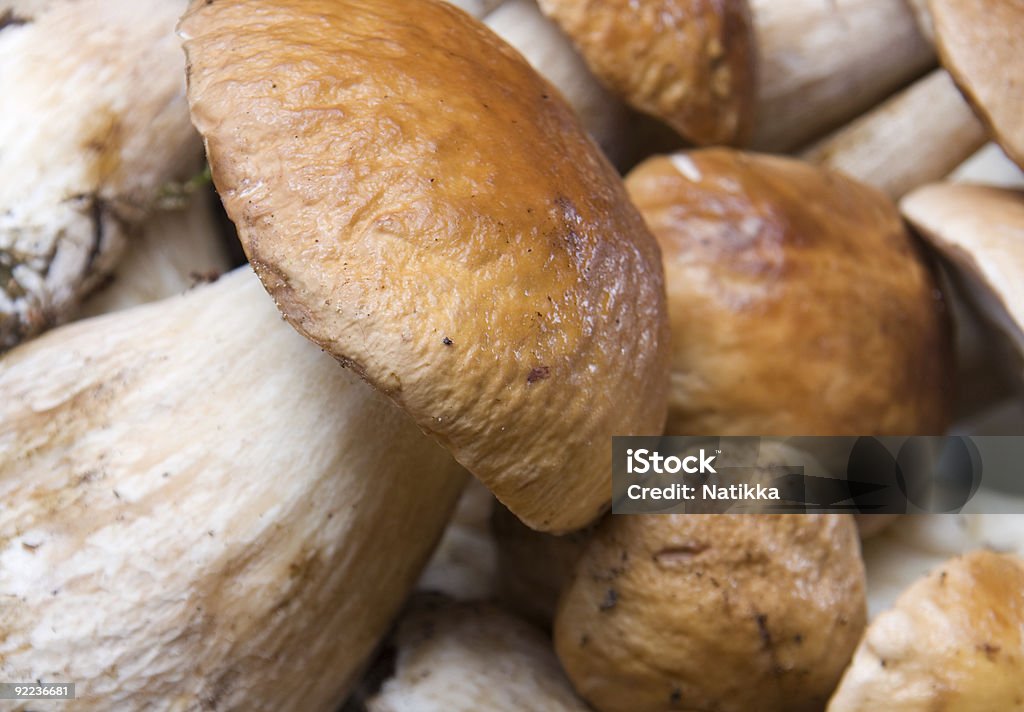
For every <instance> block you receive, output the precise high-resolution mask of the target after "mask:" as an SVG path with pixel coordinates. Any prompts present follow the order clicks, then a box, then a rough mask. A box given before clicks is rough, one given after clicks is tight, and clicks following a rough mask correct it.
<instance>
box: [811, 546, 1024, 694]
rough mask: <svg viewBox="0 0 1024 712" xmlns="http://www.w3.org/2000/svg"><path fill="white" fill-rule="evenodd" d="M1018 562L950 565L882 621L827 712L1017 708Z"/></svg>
mask: <svg viewBox="0 0 1024 712" xmlns="http://www.w3.org/2000/svg"><path fill="white" fill-rule="evenodd" d="M1022 660H1024V561H1022V560H1021V559H1019V558H1018V557H1016V556H1012V555H1007V554H996V553H993V552H990V551H977V552H974V553H971V554H968V555H966V556H963V557H960V558H956V559H952V560H950V561H947V562H946V563H944V564H943V565H942V566H940V567H938V568H937V569H936V570H935V571H933V572H932V573H931V574H929V575H928V576H927V577H925V578H924V579H921V580H920V581H918V582H917V583H915V584H913V585H912V586H911V587H910V588H908V589H907V590H906V591H905V592H904V593H903V594H902V595H901V596H900V597H899V599H898V600H897V601H896V605H895V606H894V607H893V608H892V609H891V610H888V611H885V612H884V613H882V614H881V615H879V616H878V617H877V618H876V619H875V620H874V621H873V622H872V623H871V626H870V627H869V628H868V631H867V633H866V634H865V635H864V640H862V641H861V643H860V646H859V647H858V648H857V654H856V655H855V656H854V659H853V663H852V664H851V665H850V667H849V669H848V670H847V671H846V673H845V675H844V676H843V681H842V684H841V685H840V686H839V689H838V690H837V691H836V694H835V696H834V697H833V698H832V701H831V702H830V703H829V706H828V712H875V711H876V710H886V711H887V712H924V711H925V710H943V712H980V711H981V710H993V712H994V711H995V710H1001V711H1005V712H1009V711H1010V710H1021V709H1024V675H1022V674H1021V661H1022Z"/></svg>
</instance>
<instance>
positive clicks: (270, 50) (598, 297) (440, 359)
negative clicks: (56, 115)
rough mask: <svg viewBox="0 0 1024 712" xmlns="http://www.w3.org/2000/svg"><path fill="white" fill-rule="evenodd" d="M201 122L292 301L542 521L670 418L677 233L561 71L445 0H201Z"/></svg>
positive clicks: (330, 342)
mask: <svg viewBox="0 0 1024 712" xmlns="http://www.w3.org/2000/svg"><path fill="white" fill-rule="evenodd" d="M181 31H182V33H183V34H184V35H185V36H186V43H185V46H186V51H187V53H188V57H189V61H190V65H191V73H190V87H189V98H190V102H191V105H192V112H193V120H194V122H195V124H196V126H197V127H198V128H199V130H200V132H201V133H202V134H203V136H204V138H205V140H206V145H207V151H208V155H209V159H210V163H211V166H212V170H213V177H214V181H215V183H216V185H217V188H218V191H219V193H220V195H221V198H222V200H223V201H224V204H225V207H226V209H227V212H228V215H229V216H230V217H231V218H232V220H234V222H235V224H236V225H237V227H238V231H239V236H240V238H241V241H242V244H243V247H244V248H245V251H246V253H247V254H248V256H249V259H250V261H251V262H252V264H253V266H254V268H255V270H256V272H257V273H258V274H259V275H260V278H261V279H262V280H263V283H264V285H265V286H266V287H267V289H268V291H269V292H270V293H271V294H272V295H273V296H274V298H275V299H276V301H277V303H278V306H279V308H280V309H281V311H282V312H283V313H284V315H285V317H286V318H287V319H288V320H289V321H290V322H291V323H292V325H293V326H295V328H296V329H298V330H299V331H300V332H302V333H303V334H305V335H306V336H307V337H309V338H310V339H311V340H313V341H314V342H316V343H317V344H319V345H321V346H322V347H323V348H324V349H325V350H327V351H328V352H329V353H331V354H333V355H334V356H335V357H336V358H338V359H339V360H341V361H342V362H343V363H345V364H347V365H349V366H351V367H352V368H354V369H355V370H356V371H357V372H359V373H360V374H361V375H363V376H364V377H365V378H366V379H367V380H368V381H369V382H370V383H372V384H373V385H375V386H376V387H377V388H379V389H381V390H382V391H383V392H385V393H387V394H388V395H389V396H391V397H392V398H393V399H394V400H395V401H396V402H398V403H399V404H401V405H402V406H403V407H405V409H406V410H408V411H409V413H410V414H411V415H412V416H413V418H414V419H415V420H416V422H417V423H418V424H419V425H420V427H421V428H423V429H424V430H426V431H427V432H429V433H431V434H433V435H434V436H435V437H436V438H437V439H438V440H439V441H441V442H442V443H443V444H445V445H446V446H447V447H448V448H449V449H450V450H451V451H452V452H453V453H454V455H455V456H456V458H457V459H458V460H459V461H460V462H461V463H462V464H463V465H465V466H466V467H467V469H469V470H470V471H472V472H473V473H474V474H476V475H477V476H478V477H479V478H480V479H481V480H482V481H483V482H484V484H486V485H487V486H488V487H489V488H490V489H491V490H492V491H493V492H494V493H495V495H496V496H497V497H498V498H499V499H500V500H501V501H502V502H504V503H505V504H506V505H507V506H508V507H509V508H510V509H512V510H513V511H514V512H515V513H516V514H517V516H519V517H521V518H522V519H523V520H524V521H525V522H526V523H527V524H528V525H530V526H532V527H535V528H539V529H546V530H554V531H562V530H571V529H575V528H579V527H582V526H584V525H586V524H587V523H589V522H591V521H593V520H594V519H595V518H596V517H597V516H598V515H599V514H600V513H601V512H602V511H603V510H604V509H605V508H606V507H607V504H608V502H609V500H610V496H611V486H610V480H611V443H610V436H612V435H613V434H614V435H626V434H638V433H648V434H652V433H659V432H660V431H661V429H662V426H663V423H664V415H665V390H666V389H665V383H666V379H667V372H668V358H667V342H668V332H667V319H666V313H665V298H664V284H663V277H662V268H661V262H660V255H659V251H658V247H657V243H656V242H655V240H654V239H653V238H652V237H651V235H650V233H648V232H647V230H646V228H645V226H644V224H643V220H642V218H641V217H640V216H639V214H638V213H637V212H636V210H635V209H634V208H633V206H632V205H631V204H630V202H629V199H628V197H627V195H626V193H625V190H624V189H623V186H622V182H621V180H620V178H619V177H618V175H617V174H616V173H615V172H614V170H613V169H612V167H611V166H610V165H609V164H608V163H607V161H606V160H605V159H604V158H603V157H602V156H601V154H600V151H599V150H598V149H597V147H596V146H595V145H594V143H593V142H592V141H591V140H590V139H589V138H588V137H587V136H586V134H585V132H584V130H583V129H582V127H581V126H580V124H579V122H578V120H577V118H576V117H575V115H574V114H573V112H572V111H571V109H569V107H568V106H567V105H566V104H565V102H564V101H563V100H562V98H561V97H560V96H559V95H558V93H557V92H556V91H555V90H554V89H553V88H552V87H551V86H550V85H549V84H548V83H547V82H545V81H544V80H543V79H541V78H540V77H539V76H538V75H537V74H536V73H535V72H534V71H533V70H532V69H531V68H530V67H529V65H528V64H527V63H526V62H525V60H523V59H522V57H520V56H519V55H518V54H517V53H516V52H515V51H513V50H512V49H511V48H509V47H508V46H507V45H505V44H504V43H503V42H502V41H501V40H499V39H498V38H497V37H496V36H495V35H494V34H493V33H491V32H490V31H489V30H487V29H486V28H485V27H483V26H482V25H480V24H479V23H478V22H476V21H475V20H473V19H472V18H470V17H469V16H468V15H466V14H465V13H463V12H460V11H458V10H456V9H454V8H452V7H450V6H448V5H446V4H443V3H439V2H435V1H434V0H423V1H422V2H416V3H409V2H406V1H405V0H376V1H375V2H361V1H358V0H291V1H283V0H252V1H250V2H230V1H221V2H215V3H212V4H208V3H203V2H195V3H193V5H192V7H191V9H190V11H189V12H188V14H186V16H185V18H184V19H183V20H182V23H181Z"/></svg>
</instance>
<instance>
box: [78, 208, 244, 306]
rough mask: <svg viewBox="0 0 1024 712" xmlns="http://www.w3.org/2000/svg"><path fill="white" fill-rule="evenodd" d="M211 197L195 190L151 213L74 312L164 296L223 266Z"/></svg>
mask: <svg viewBox="0 0 1024 712" xmlns="http://www.w3.org/2000/svg"><path fill="white" fill-rule="evenodd" d="M212 200H213V196H212V194H210V193H207V192H202V193H197V194H195V195H193V196H191V197H190V198H189V199H188V201H187V202H186V204H185V205H183V206H181V207H175V208H172V209H168V210H159V211H157V212H155V213H154V214H153V215H151V216H150V217H149V219H147V220H146V222H145V223H143V224H142V226H141V227H140V229H139V234H138V235H137V236H136V237H135V238H134V239H132V240H131V241H130V242H129V243H128V246H127V249H126V250H125V253H124V256H123V257H122V258H121V260H120V262H118V265H117V267H116V268H114V271H113V273H112V274H111V275H110V278H109V281H108V283H106V284H104V285H103V286H101V287H99V288H97V289H96V291H95V292H93V293H92V294H91V295H90V296H89V297H88V298H87V299H86V300H85V301H84V302H83V303H82V306H81V308H80V309H79V310H78V313H77V316H78V317H89V316H97V315H99V314H105V313H107V312H112V311H118V310H120V309H127V308H129V307H133V306H138V305H139V304H145V303H147V302H154V301H157V300H159V299H165V298H166V297H170V296H173V295H175V294H180V293H182V292H184V291H186V290H188V289H190V288H191V287H193V286H195V284H196V283H197V282H201V281H209V280H215V279H216V278H217V277H218V276H219V275H221V274H223V273H224V272H226V271H228V269H230V267H231V263H230V260H229V259H228V255H227V250H226V249H225V246H224V242H223V239H222V237H221V234H220V226H219V225H218V224H217V221H216V218H215V215H214V210H213V205H212Z"/></svg>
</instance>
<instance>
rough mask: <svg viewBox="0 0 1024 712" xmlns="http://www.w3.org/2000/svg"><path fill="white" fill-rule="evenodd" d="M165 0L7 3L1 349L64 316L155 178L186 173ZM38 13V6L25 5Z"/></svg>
mask: <svg viewBox="0 0 1024 712" xmlns="http://www.w3.org/2000/svg"><path fill="white" fill-rule="evenodd" d="M184 7H185V3H184V2H180V1H173V0H76V1H72V0H52V2H46V3H35V4H32V5H31V6H27V5H24V4H19V5H17V6H14V7H8V8H7V11H6V13H5V14H6V20H5V21H4V22H3V23H0V24H2V25H3V27H2V29H0V66H2V67H3V70H2V71H0V94H2V95H3V96H4V101H5V110H4V111H3V112H2V113H0V145H2V146H3V151H0V175H2V176H3V177H4V178H3V181H0V351H3V350H5V349H7V348H10V347H12V346H14V345H15V344H17V343H18V342H20V341H22V340H24V339H26V338H29V337H31V336H33V335H35V334H37V333H39V332H40V331H42V330H44V329H46V328H48V327H50V326H53V325H54V324H58V323H60V322H63V321H66V320H67V319H68V318H70V317H71V316H72V315H73V314H74V311H75V308H76V307H77V305H78V303H79V301H80V300H81V299H82V298H83V297H84V296H85V295H86V294H87V293H88V292H89V291H90V290H91V289H92V288H93V287H95V286H96V285H97V284H99V283H100V282H101V281H102V279H103V277H104V276H105V275H107V274H109V272H110V271H111V269H113V267H114V265H115V264H116V261H117V259H118V256H119V253H120V252H121V250H122V248H123V247H124V244H125V241H126V232H127V231H128V229H129V228H130V227H131V226H133V225H137V224H138V223H139V222H141V221H142V220H143V219H144V218H145V217H146V215H147V214H148V213H149V211H150V210H151V208H152V205H153V202H154V201H155V199H156V197H157V195H158V194H159V192H160V189H161V187H162V186H163V185H164V184H166V183H167V182H168V181H171V180H174V179H177V178H181V177H183V176H184V175H186V174H187V173H189V172H190V171H193V172H194V171H195V169H196V166H197V165H198V163H199V157H200V146H199V141H198V137H197V136H196V134H195V131H194V130H193V129H192V127H191V125H190V124H189V117H188V109H187V106H186V103H185V87H184V81H183V79H184V77H183V73H182V68H183V66H184V63H183V59H182V56H181V48H180V43H179V41H178V39H177V38H176V37H175V36H174V24H175V22H176V20H177V18H178V15H179V14H180V13H181V11H182V9H183V8H184ZM30 11H38V14H28V13H29V12H30Z"/></svg>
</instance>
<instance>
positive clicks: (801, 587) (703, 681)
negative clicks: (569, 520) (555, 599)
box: [555, 514, 866, 712]
mask: <svg viewBox="0 0 1024 712" xmlns="http://www.w3.org/2000/svg"><path fill="white" fill-rule="evenodd" d="M865 617H866V604H865V584H864V566H863V563H862V562H861V559H860V546H859V541H858V538H857V527H856V525H855V524H854V521H853V518H852V517H851V516H850V515H806V516H803V515H801V516H790V515H756V514H743V515H706V516H705V515H694V514H683V515H660V516H617V517H609V518H608V519H606V520H605V521H604V522H603V523H602V524H601V526H600V527H599V528H598V529H597V533H596V534H595V536H594V538H593V539H592V540H591V542H590V544H589V546H588V547H587V550H586V552H585V553H584V554H583V557H582V558H581V559H580V561H579V563H578V564H577V566H576V569H575V574H574V578H573V580H572V582H571V583H570V584H569V586H568V588H567V589H566V591H565V593H564V594H563V597H562V601H561V604H560V607H559V611H558V615H557V618H556V619H555V649H556V651H557V652H558V655H559V658H560V659H561V661H562V665H563V666H564V667H565V669H566V672H567V673H568V674H569V678H570V679H571V680H572V682H573V684H574V685H575V687H576V690H577V692H579V693H580V694H581V695H582V696H583V698H584V699H586V700H587V701H588V702H589V703H590V704H591V705H593V706H594V707H595V708H596V709H598V710H600V711H601V712H618V711H621V712H648V711H650V712H662V711H663V710H666V709H682V710H711V709H714V710H718V711H719V712H749V711H750V710H759V712H771V711H773V710H780V711H782V710H785V712H799V711H802V710H820V709H821V708H822V707H823V705H824V703H825V701H826V700H827V699H828V697H829V695H830V694H831V693H832V690H833V689H834V688H835V685H836V683H837V682H838V680H839V678H840V676H841V675H842V671H843V669H844V668H845V667H846V664H847V663H848V662H849V660H850V656H851V655H852V654H853V651H854V648H856V646H857V641H858V639H859V638H860V635H861V632H862V631H863V629H864V624H865Z"/></svg>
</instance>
